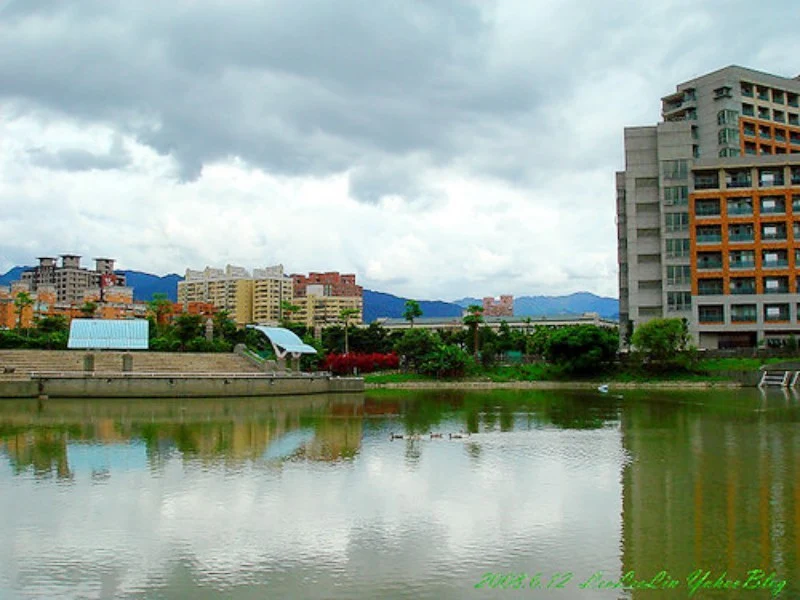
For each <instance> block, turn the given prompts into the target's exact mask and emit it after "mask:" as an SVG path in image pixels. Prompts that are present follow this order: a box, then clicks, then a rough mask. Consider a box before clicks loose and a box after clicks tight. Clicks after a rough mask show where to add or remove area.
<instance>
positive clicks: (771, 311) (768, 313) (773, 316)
mask: <svg viewBox="0 0 800 600" xmlns="http://www.w3.org/2000/svg"><path fill="white" fill-rule="evenodd" d="M764 320H765V321H788V320H789V305H788V304H765V305H764Z"/></svg>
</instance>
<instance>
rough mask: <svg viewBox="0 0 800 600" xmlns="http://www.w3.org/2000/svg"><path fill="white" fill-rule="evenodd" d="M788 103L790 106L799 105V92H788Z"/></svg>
mask: <svg viewBox="0 0 800 600" xmlns="http://www.w3.org/2000/svg"><path fill="white" fill-rule="evenodd" d="M786 104H788V105H789V106H794V107H797V106H798V103H797V94H787V96H786Z"/></svg>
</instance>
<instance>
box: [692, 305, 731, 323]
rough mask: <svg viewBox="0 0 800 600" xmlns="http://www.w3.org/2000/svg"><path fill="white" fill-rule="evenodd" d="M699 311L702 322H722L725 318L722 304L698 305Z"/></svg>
mask: <svg viewBox="0 0 800 600" xmlns="http://www.w3.org/2000/svg"><path fill="white" fill-rule="evenodd" d="M697 312H698V317H699V319H700V322H701V323H722V322H724V320H725V313H724V312H723V310H722V307H721V306H698V307H697Z"/></svg>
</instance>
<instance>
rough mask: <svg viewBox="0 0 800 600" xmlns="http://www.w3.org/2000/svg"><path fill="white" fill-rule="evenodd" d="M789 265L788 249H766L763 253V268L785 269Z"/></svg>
mask: <svg viewBox="0 0 800 600" xmlns="http://www.w3.org/2000/svg"><path fill="white" fill-rule="evenodd" d="M788 266H789V254H788V252H786V250H764V251H763V252H762V253H761V268H762V269H785V268H786V267H788Z"/></svg>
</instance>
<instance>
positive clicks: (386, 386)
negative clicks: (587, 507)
mask: <svg viewBox="0 0 800 600" xmlns="http://www.w3.org/2000/svg"><path fill="white" fill-rule="evenodd" d="M600 385H608V390H609V392H613V391H614V390H631V389H710V388H716V389H736V388H742V387H750V386H747V385H745V384H743V383H741V382H737V381H627V382H611V383H603V382H597V381H595V382H588V381H469V380H463V381H433V380H431V381H395V382H384V383H371V382H369V381H367V382H366V383H365V384H364V387H365V389H366V390H382V389H383V390H428V389H430V390H501V389H535V390H575V389H586V390H595V389H597V388H598V387H599V386H600Z"/></svg>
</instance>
